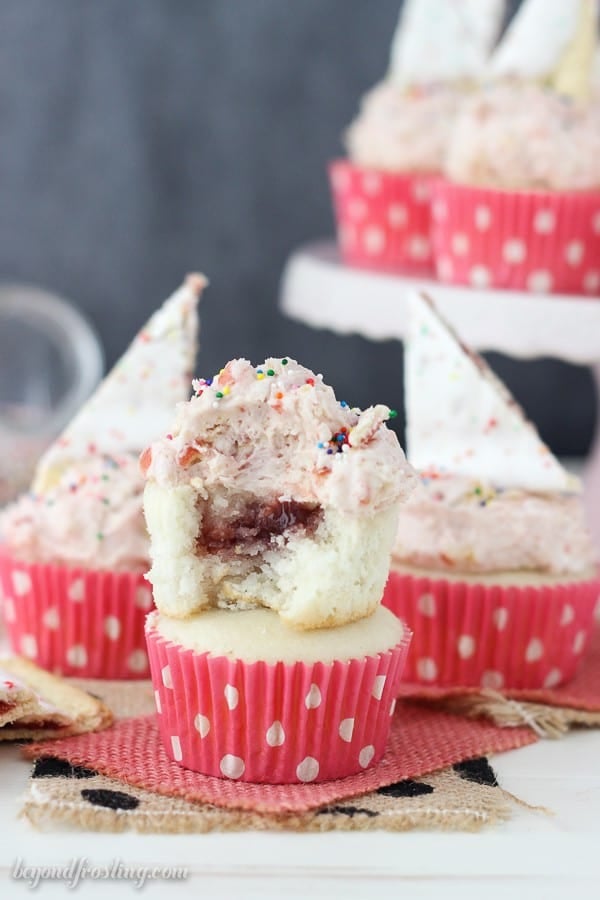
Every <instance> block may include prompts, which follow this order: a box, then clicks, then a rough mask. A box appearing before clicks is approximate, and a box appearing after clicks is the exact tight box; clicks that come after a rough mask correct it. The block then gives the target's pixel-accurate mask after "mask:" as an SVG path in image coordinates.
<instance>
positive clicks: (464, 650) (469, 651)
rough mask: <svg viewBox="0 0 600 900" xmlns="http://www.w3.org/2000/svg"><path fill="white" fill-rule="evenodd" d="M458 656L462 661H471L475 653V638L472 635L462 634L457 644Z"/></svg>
mask: <svg viewBox="0 0 600 900" xmlns="http://www.w3.org/2000/svg"><path fill="white" fill-rule="evenodd" d="M457 649H458V655H459V656H460V658H461V659H470V658H471V656H473V654H474V653H475V638H474V637H471V635H470V634H461V636H460V637H459V639H458V644H457Z"/></svg>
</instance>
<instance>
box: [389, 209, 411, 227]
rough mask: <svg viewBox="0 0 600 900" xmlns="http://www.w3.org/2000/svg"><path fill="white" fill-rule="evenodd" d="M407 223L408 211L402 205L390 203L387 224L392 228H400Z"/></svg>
mask: <svg viewBox="0 0 600 900" xmlns="http://www.w3.org/2000/svg"><path fill="white" fill-rule="evenodd" d="M407 221H408V211H407V209H406V207H405V206H404V205H403V204H402V203H391V204H390V205H389V207H388V222H389V223H390V225H391V227H392V228H402V227H403V226H404V225H406V223H407Z"/></svg>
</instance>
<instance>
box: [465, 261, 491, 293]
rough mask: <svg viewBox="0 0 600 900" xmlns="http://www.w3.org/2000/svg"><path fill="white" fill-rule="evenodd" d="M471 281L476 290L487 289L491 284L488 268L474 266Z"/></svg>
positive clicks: (470, 275) (470, 276)
mask: <svg viewBox="0 0 600 900" xmlns="http://www.w3.org/2000/svg"><path fill="white" fill-rule="evenodd" d="M469 281H470V282H471V284H472V285H473V287H476V288H486V287H488V285H489V283H490V273H489V270H488V269H487V268H486V266H482V265H478V266H473V267H472V268H471V271H470V272H469Z"/></svg>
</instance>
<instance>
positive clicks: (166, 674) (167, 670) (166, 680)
mask: <svg viewBox="0 0 600 900" xmlns="http://www.w3.org/2000/svg"><path fill="white" fill-rule="evenodd" d="M160 675H161V678H162V683H163V684H164V686H165V687H166V688H169V690H171V691H172V690H173V678H172V676H171V666H164V667H163V669H162V671H161V673H160Z"/></svg>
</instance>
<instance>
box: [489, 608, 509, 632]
mask: <svg viewBox="0 0 600 900" xmlns="http://www.w3.org/2000/svg"><path fill="white" fill-rule="evenodd" d="M492 619H493V622H494V625H495V626H496V628H497V629H498V631H504V629H505V628H506V625H507V623H508V610H507V609H506V607H504V606H499V607H498V609H495V610H494V612H493V615H492Z"/></svg>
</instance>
